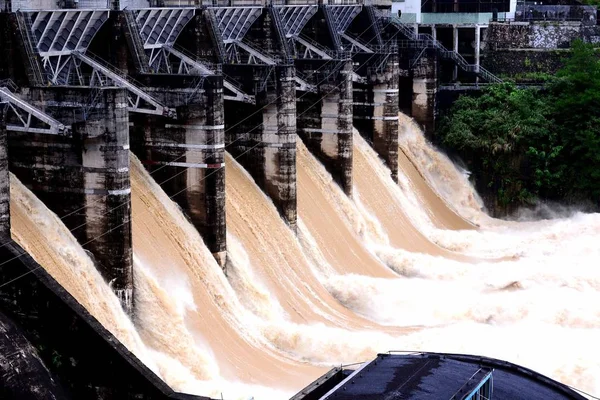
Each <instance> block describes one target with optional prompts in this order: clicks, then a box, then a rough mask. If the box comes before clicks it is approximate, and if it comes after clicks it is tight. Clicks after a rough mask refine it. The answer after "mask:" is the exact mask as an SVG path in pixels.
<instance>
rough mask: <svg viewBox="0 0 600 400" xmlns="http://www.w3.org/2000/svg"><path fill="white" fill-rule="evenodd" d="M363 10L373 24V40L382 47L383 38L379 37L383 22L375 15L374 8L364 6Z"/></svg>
mask: <svg viewBox="0 0 600 400" xmlns="http://www.w3.org/2000/svg"><path fill="white" fill-rule="evenodd" d="M365 9H366V10H367V15H368V16H369V20H370V21H371V23H372V24H373V28H374V29H373V31H374V32H375V40H376V41H377V44H378V45H383V38H382V37H381V32H383V30H384V28H385V27H384V26H383V22H382V21H381V18H380V17H379V16H378V15H377V14H376V13H375V7H373V6H367V5H365Z"/></svg>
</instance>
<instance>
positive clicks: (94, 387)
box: [0, 241, 207, 400]
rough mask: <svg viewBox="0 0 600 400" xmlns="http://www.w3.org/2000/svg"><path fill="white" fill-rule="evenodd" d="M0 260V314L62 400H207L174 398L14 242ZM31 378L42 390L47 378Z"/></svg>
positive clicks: (1, 249) (2, 250)
mask: <svg viewBox="0 0 600 400" xmlns="http://www.w3.org/2000/svg"><path fill="white" fill-rule="evenodd" d="M0 260H1V261H2V262H3V263H5V264H3V268H0V282H4V283H6V284H5V285H3V286H2V287H1V288H0V310H2V312H3V313H4V314H5V315H6V316H7V317H8V318H9V319H10V320H12V321H13V322H14V323H15V324H17V325H18V326H19V328H20V332H21V334H22V335H23V336H24V337H25V338H26V339H27V341H29V342H30V343H31V345H33V347H35V349H36V351H37V352H38V355H39V358H40V360H41V362H42V363H43V364H45V365H46V367H47V368H48V369H49V371H50V375H51V376H54V377H56V381H57V383H58V384H59V385H60V386H61V387H62V390H63V391H64V393H65V398H67V399H73V400H79V399H86V400H88V399H89V400H100V399H102V400H129V399H131V400H134V399H148V400H154V399H161V400H166V399H181V400H183V399H188V400H194V399H195V400H201V399H207V398H204V397H199V396H191V395H184V394H180V393H175V392H174V391H173V390H172V389H171V388H169V387H168V386H167V385H166V384H165V383H164V382H162V381H161V380H160V379H159V378H158V377H157V376H156V375H155V374H154V373H153V372H152V371H150V370H149V369H148V368H147V367H146V366H145V365H144V364H142V363H141V362H140V361H139V360H138V359H137V358H136V357H135V356H134V355H133V354H132V353H131V352H129V351H128V350H127V349H126V348H125V346H123V345H122V344H121V343H120V342H119V341H118V340H117V339H116V338H115V337H114V336H113V335H112V334H111V333H110V332H109V331H107V330H106V329H105V328H104V327H103V326H102V325H101V324H100V323H99V322H98V321H97V320H96V319H95V318H94V317H92V316H91V315H90V314H89V313H88V312H87V311H86V310H85V308H83V306H81V305H80V304H79V303H78V302H77V301H76V300H75V299H74V298H73V297H72V296H71V295H70V294H69V293H68V292H67V291H66V290H64V289H63V288H62V287H61V286H60V285H59V284H58V283H57V282H56V281H55V280H54V279H52V277H51V276H50V275H49V274H48V273H47V272H46V271H45V270H44V268H43V267H41V266H40V265H39V264H37V263H36V262H35V261H34V260H33V259H32V258H31V257H30V256H29V255H28V254H27V253H26V252H25V251H24V250H23V249H22V248H21V247H20V246H19V245H17V244H16V243H15V242H13V241H9V242H7V243H6V244H5V245H4V246H2V247H0ZM36 378H38V379H39V381H37V382H36V383H35V384H36V385H38V386H43V385H44V383H45V382H47V379H48V375H46V376H44V375H42V376H39V377H36ZM19 379H20V380H25V379H26V376H19ZM32 379H33V377H32ZM25 382H27V381H25ZM25 382H22V381H20V382H19V384H21V383H23V384H25ZM45 398H48V397H45ZM50 398H51V397H50ZM3 399H4V397H3ZM7 399H10V400H13V399H14V400H20V399H22V397H8V398H7Z"/></svg>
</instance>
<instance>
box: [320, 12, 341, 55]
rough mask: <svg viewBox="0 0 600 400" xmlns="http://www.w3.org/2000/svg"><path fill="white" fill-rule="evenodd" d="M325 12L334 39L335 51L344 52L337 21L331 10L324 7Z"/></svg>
mask: <svg viewBox="0 0 600 400" xmlns="http://www.w3.org/2000/svg"><path fill="white" fill-rule="evenodd" d="M323 11H324V12H325V21H327V27H328V28H329V32H330V33H331V38H332V39H333V44H334V45H335V49H336V50H337V51H341V50H342V41H341V40H340V36H339V35H338V32H337V27H336V26H335V19H334V17H333V12H332V11H331V8H329V7H327V6H324V7H323Z"/></svg>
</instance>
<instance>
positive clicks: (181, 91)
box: [130, 75, 226, 266]
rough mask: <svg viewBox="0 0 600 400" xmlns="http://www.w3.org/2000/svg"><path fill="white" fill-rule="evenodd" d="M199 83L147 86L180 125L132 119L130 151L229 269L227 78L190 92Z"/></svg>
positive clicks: (172, 79)
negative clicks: (225, 114)
mask: <svg viewBox="0 0 600 400" xmlns="http://www.w3.org/2000/svg"><path fill="white" fill-rule="evenodd" d="M197 79H200V78H199V77H198V76H188V77H184V76H174V75H164V76H163V77H162V78H161V79H160V81H158V80H157V79H152V81H145V83H146V84H150V85H153V88H152V89H151V93H152V95H153V96H155V97H156V98H157V99H159V100H160V101H162V102H163V104H168V105H170V106H173V107H174V108H176V110H177V120H173V119H170V118H166V117H161V116H148V115H144V114H131V117H130V118H131V120H132V124H131V125H132V126H131V127H130V132H131V148H132V150H133V152H134V153H135V154H136V156H137V157H138V158H139V159H140V161H141V162H142V164H144V165H145V167H146V169H147V170H148V172H150V173H151V174H152V177H153V178H154V180H156V182H158V183H159V184H160V185H161V187H162V188H163V190H164V191H165V192H166V193H167V194H168V195H169V196H170V197H171V198H172V199H173V201H175V202H176V203H177V204H179V206H180V207H181V208H182V210H183V212H184V213H185V214H186V215H187V217H188V218H189V219H190V221H191V222H192V223H193V224H194V226H195V227H196V229H197V230H198V232H199V233H200V234H201V235H202V237H203V239H204V242H205V243H206V245H207V246H208V248H209V249H210V251H211V252H212V253H213V255H214V256H215V258H216V259H217V261H218V262H219V264H220V265H221V266H224V265H225V257H226V252H225V251H226V230H225V168H224V152H225V150H224V147H225V137H224V112H223V78H222V77H221V76H207V77H205V78H203V79H202V82H203V83H202V88H201V89H198V90H195V91H194V90H188V89H185V88H186V87H188V88H189V87H192V86H193V84H192V83H191V82H193V81H195V80H197ZM188 81H190V82H188ZM178 86H181V88H178ZM186 90H187V92H186ZM185 103H188V104H185Z"/></svg>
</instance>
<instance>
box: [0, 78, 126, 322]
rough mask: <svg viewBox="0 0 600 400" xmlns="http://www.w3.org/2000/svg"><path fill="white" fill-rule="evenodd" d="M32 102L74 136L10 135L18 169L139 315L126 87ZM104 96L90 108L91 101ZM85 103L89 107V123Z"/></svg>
mask: <svg viewBox="0 0 600 400" xmlns="http://www.w3.org/2000/svg"><path fill="white" fill-rule="evenodd" d="M30 96H31V102H32V104H34V105H35V106H37V107H38V108H41V109H45V110H46V112H47V113H49V114H50V115H52V116H54V117H55V118H56V119H58V120H60V121H62V122H63V123H65V124H73V136H72V137H66V136H59V135H43V134H32V133H13V132H11V134H10V135H9V139H8V144H9V151H10V153H11V154H12V156H11V158H10V160H9V161H10V162H9V165H10V169H11V171H12V172H13V173H14V174H15V175H17V177H18V178H19V179H20V180H21V182H23V184H25V185H26V186H27V187H29V188H30V189H31V190H32V191H33V192H34V193H35V194H36V195H37V196H38V197H39V198H40V199H41V200H42V201H43V202H44V203H45V204H46V205H47V206H48V208H50V209H51V210H52V211H53V212H55V213H56V214H57V215H58V217H59V218H62V219H63V222H64V223H65V225H66V226H67V227H68V228H69V229H71V230H72V232H73V235H74V236H75V237H76V238H77V240H78V241H79V242H80V243H81V244H82V246H83V247H84V248H86V249H88V250H89V251H91V252H92V254H93V255H94V257H95V260H96V262H97V263H96V266H97V268H98V269H99V271H100V272H101V274H102V276H103V277H104V279H106V280H107V282H108V283H109V284H110V285H111V287H112V288H113V290H114V291H115V293H116V294H117V296H118V297H119V299H120V300H121V304H122V305H123V308H124V309H125V310H126V311H127V312H128V313H130V314H133V309H134V299H133V261H132V252H131V208H130V207H131V206H130V197H131V188H130V181H129V132H128V125H129V117H128V111H127V100H126V97H125V91H124V90H122V89H114V88H112V89H108V88H107V89H101V90H99V91H98V92H97V94H93V95H92V93H90V90H89V89H86V88H73V87H71V88H68V89H67V88H57V87H50V88H35V89H31V92H30ZM91 99H96V100H95V102H93V103H92V104H91V106H90V100H91ZM84 105H88V107H89V109H88V110H87V112H86V113H87V115H88V116H87V120H84V114H85V113H84V112H83V108H84Z"/></svg>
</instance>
